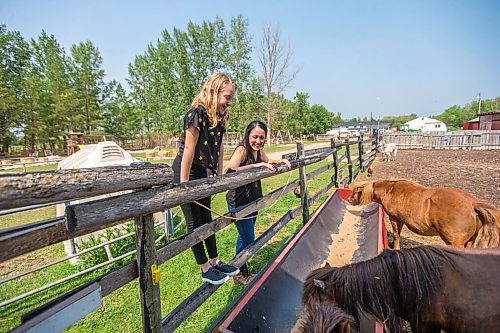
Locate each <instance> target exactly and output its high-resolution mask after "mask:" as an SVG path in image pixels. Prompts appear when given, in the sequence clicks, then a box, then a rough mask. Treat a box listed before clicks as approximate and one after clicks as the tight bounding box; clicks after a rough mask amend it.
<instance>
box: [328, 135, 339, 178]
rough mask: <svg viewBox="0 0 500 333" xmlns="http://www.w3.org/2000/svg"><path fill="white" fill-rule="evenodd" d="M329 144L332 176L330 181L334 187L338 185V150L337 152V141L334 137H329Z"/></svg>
mask: <svg viewBox="0 0 500 333" xmlns="http://www.w3.org/2000/svg"><path fill="white" fill-rule="evenodd" d="M330 146H331V147H332V149H333V154H332V157H333V176H332V178H331V181H332V183H333V185H334V186H335V187H339V162H338V154H337V153H338V152H337V142H336V141H335V139H334V138H332V139H331V144H330Z"/></svg>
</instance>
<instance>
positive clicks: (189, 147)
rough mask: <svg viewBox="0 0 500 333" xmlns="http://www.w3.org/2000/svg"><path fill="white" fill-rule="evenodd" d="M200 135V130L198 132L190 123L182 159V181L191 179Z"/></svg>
mask: <svg viewBox="0 0 500 333" xmlns="http://www.w3.org/2000/svg"><path fill="white" fill-rule="evenodd" d="M199 135H200V132H198V130H197V129H196V128H195V127H194V126H193V125H189V127H188V128H187V129H186V142H185V145H184V152H183V154H182V160H181V175H180V176H181V177H180V181H181V183H184V182H187V181H189V172H190V171H191V166H192V165H193V158H194V150H195V149H196V143H197V142H198V136H199Z"/></svg>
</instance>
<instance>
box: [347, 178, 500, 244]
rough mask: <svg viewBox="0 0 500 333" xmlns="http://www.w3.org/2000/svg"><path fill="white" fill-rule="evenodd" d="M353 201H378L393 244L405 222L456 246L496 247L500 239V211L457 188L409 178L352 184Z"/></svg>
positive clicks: (414, 229) (422, 233) (354, 202)
mask: <svg viewBox="0 0 500 333" xmlns="http://www.w3.org/2000/svg"><path fill="white" fill-rule="evenodd" d="M352 190H353V194H352V196H351V198H350V199H349V203H350V204H352V205H365V204H368V203H370V202H377V203H379V204H381V205H382V207H383V208H384V211H385V212H386V213H387V215H388V216H389V219H390V222H391V226H392V229H393V235H394V248H395V249H399V238H400V234H401V229H402V228H403V226H404V225H406V226H407V227H408V229H410V230H411V231H413V232H414V233H417V234H419V235H423V236H436V235H439V236H440V237H441V239H442V240H443V241H444V242H445V243H446V244H447V245H452V246H455V247H473V246H474V247H495V246H499V245H500V244H499V243H500V242H499V239H500V236H499V235H500V212H499V211H498V210H496V209H495V207H494V206H493V205H490V204H488V203H485V202H481V201H479V200H478V199H477V198H475V197H474V196H473V195H471V194H469V193H467V192H464V191H462V190H459V189H455V188H427V187H424V186H422V185H420V184H417V183H415V182H412V181H409V180H403V179H400V180H374V181H362V182H358V183H355V184H353V186H352Z"/></svg>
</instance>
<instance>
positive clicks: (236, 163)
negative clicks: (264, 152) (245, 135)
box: [224, 146, 274, 172]
mask: <svg viewBox="0 0 500 333" xmlns="http://www.w3.org/2000/svg"><path fill="white" fill-rule="evenodd" d="M245 153H246V152H245V147H243V146H238V147H236V149H235V150H234V153H233V156H231V159H230V160H229V163H228V164H227V165H226V166H225V167H224V172H227V170H229V169H232V170H235V171H240V170H248V169H251V168H258V167H261V166H265V167H266V168H268V169H269V170H271V171H272V170H274V167H273V166H272V165H271V164H269V163H264V162H260V163H255V164H249V165H244V166H240V164H241V163H242V162H243V161H244V160H245Z"/></svg>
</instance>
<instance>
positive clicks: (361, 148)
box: [358, 134, 365, 172]
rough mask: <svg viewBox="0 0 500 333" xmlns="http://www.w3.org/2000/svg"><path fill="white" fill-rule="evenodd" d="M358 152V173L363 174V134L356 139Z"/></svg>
mask: <svg viewBox="0 0 500 333" xmlns="http://www.w3.org/2000/svg"><path fill="white" fill-rule="evenodd" d="M358 152H359V156H358V157H359V171H360V172H364V171H365V166H364V163H363V134H360V135H359V138H358Z"/></svg>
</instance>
